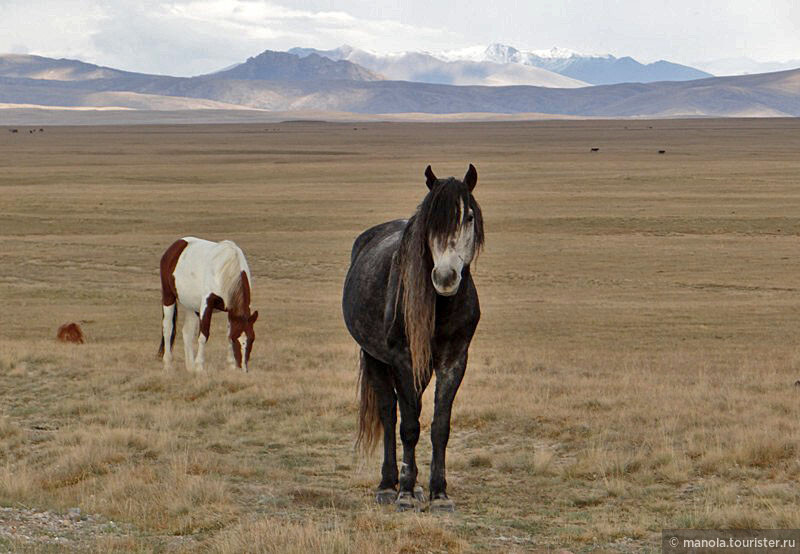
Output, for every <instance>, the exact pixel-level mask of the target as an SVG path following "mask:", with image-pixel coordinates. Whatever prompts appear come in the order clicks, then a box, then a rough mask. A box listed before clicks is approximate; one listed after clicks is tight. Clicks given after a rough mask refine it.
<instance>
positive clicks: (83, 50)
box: [0, 0, 464, 76]
mask: <svg viewBox="0 0 800 554" xmlns="http://www.w3.org/2000/svg"><path fill="white" fill-rule="evenodd" d="M8 13H10V17H9V19H8V21H9V23H10V24H9V27H11V28H14V29H17V30H19V32H17V33H11V34H9V35H6V36H3V37H2V38H0V51H9V50H10V49H11V48H12V46H11V45H12V44H14V45H20V44H24V45H25V48H26V49H28V50H30V51H31V52H33V53H36V54H40V55H44V56H51V57H75V58H80V59H83V60H85V61H90V62H93V63H98V64H101V65H108V66H113V67H118V68H120V69H126V70H130V71H141V72H148V73H165V74H172V75H182V76H187V75H197V74H202V73H208V72H211V71H216V70H218V69H221V68H223V67H226V66H229V65H231V64H234V63H237V62H241V61H244V60H245V59H246V58H248V57H250V56H255V55H257V54H259V53H260V52H262V51H263V50H266V49H274V50H286V49H288V48H291V47H293V46H311V47H316V48H334V47H336V46H340V45H342V44H352V45H354V46H358V47H361V48H368V49H373V50H377V51H383V52H385V51H391V50H400V49H404V48H409V47H414V45H418V44H428V45H430V46H429V47H431V48H448V47H450V45H452V44H453V43H456V44H460V45H463V44H464V39H463V37H461V36H460V35H458V34H456V33H450V32H446V31H442V30H441V29H435V28H426V27H418V26H414V25H408V24H404V23H400V22H399V21H395V20H389V19H369V18H362V17H356V16H354V15H351V14H350V13H347V12H344V11H330V10H328V11H326V10H320V11H313V10H302V9H294V8H289V7H286V6H284V5H280V4H277V3H274V2H265V1H259V0H172V1H163V0H162V1H159V0H144V1H141V2H136V3H133V2H130V3H129V2H113V3H112V2H107V3H99V2H92V1H90V0H31V1H29V2H24V1H19V0H11V5H10V6H9V9H8ZM45 15H46V17H45ZM34 30H35V31H34ZM16 49H17V50H19V48H18V47H17V48H16Z"/></svg>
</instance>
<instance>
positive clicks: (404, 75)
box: [289, 44, 712, 88]
mask: <svg viewBox="0 0 800 554" xmlns="http://www.w3.org/2000/svg"><path fill="white" fill-rule="evenodd" d="M289 52H290V53H292V54H297V55H299V56H307V55H310V54H317V55H319V56H324V57H327V58H330V59H332V60H348V61H351V62H353V63H357V64H359V65H361V66H363V67H366V68H368V69H371V70H372V71H375V72H378V73H381V74H383V75H384V76H386V77H387V78H389V79H395V80H402V81H418V82H423V83H438V84H450V85H521V84H525V85H534V86H549V87H560V88H572V87H577V86H585V85H586V84H592V85H609V84H616V83H653V82H657V81H689V80H692V79H703V78H705V77H712V75H711V74H710V73H706V72H705V71H700V70H699V69H695V68H693V67H689V66H685V65H680V64H676V63H672V62H668V61H664V60H660V61H657V62H654V63H650V64H642V63H640V62H638V61H636V60H634V59H633V58H630V57H627V56H626V57H623V58H615V57H614V56H612V55H610V54H606V55H586V54H579V53H577V52H574V51H571V50H563V49H558V48H553V49H551V50H539V51H530V52H525V51H521V50H517V49H516V48H514V47H512V46H507V45H504V44H491V45H489V46H488V47H487V48H485V49H483V48H478V47H476V48H466V49H462V50H452V51H448V52H441V53H436V54H431V53H425V52H402V53H397V54H385V55H379V54H375V53H370V52H366V51H364V50H359V49H357V48H352V47H350V46H346V45H345V46H340V47H339V48H336V49H333V50H315V49H313V48H292V49H291V50H289ZM559 76H561V79H559Z"/></svg>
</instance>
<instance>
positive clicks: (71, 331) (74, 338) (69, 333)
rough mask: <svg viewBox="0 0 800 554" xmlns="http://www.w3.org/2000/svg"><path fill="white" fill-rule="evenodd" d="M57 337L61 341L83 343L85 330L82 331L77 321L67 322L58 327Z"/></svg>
mask: <svg viewBox="0 0 800 554" xmlns="http://www.w3.org/2000/svg"><path fill="white" fill-rule="evenodd" d="M56 338H57V339H58V340H60V341H61V342H71V343H73V344H83V331H81V327H80V325H78V324H77V323H65V324H64V325H62V326H61V327H59V328H58V334H57V335H56Z"/></svg>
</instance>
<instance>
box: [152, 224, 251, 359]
mask: <svg viewBox="0 0 800 554" xmlns="http://www.w3.org/2000/svg"><path fill="white" fill-rule="evenodd" d="M250 282H251V277H250V268H249V267H248V266H247V260H246V259H245V257H244V254H243V253H242V250H241V249H240V248H239V247H238V246H236V244H234V243H233V242H231V241H229V240H224V241H222V242H211V241H207V240H203V239H198V238H195V237H184V238H182V239H180V240H177V241H175V242H174V243H172V245H171V246H170V247H169V248H167V251H166V252H164V255H163V256H162V257H161V300H162V302H161V303H162V310H163V313H162V335H161V346H160V347H159V349H158V355H159V357H161V358H163V359H164V369H168V368H169V367H170V365H171V364H172V345H173V344H174V343H175V324H176V322H177V319H178V310H177V307H178V304H180V306H181V307H182V308H183V313H184V321H183V349H184V353H185V362H186V369H187V370H190V371H191V370H192V369H195V370H197V371H201V370H203V369H204V363H205V358H204V349H205V344H206V341H208V334H209V330H210V328H211V314H212V312H213V311H215V310H216V311H223V312H228V341H229V342H230V351H229V352H228V364H229V365H230V366H231V367H233V366H235V367H238V368H241V369H243V370H244V371H247V362H248V361H249V360H250V353H251V352H252V349H253V341H255V332H254V331H253V324H254V323H255V322H256V319H258V311H255V312H253V313H252V314H251V313H250ZM198 327H199V336H198ZM195 338H196V339H197V356H196V357H195V355H194V352H193V350H194V349H193V347H192V342H193V341H194V340H195Z"/></svg>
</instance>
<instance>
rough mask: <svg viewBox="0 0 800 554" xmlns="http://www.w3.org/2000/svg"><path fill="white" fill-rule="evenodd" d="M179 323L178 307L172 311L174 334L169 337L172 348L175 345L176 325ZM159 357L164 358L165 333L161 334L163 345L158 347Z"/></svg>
mask: <svg viewBox="0 0 800 554" xmlns="http://www.w3.org/2000/svg"><path fill="white" fill-rule="evenodd" d="M177 322H178V305H177V304H176V305H175V309H174V310H172V334H171V335H170V337H169V346H170V348H172V347H173V346H174V345H175V324H176V323H177ZM158 357H159V358H163V357H164V333H163V332H162V333H161V344H160V345H159V347H158Z"/></svg>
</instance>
